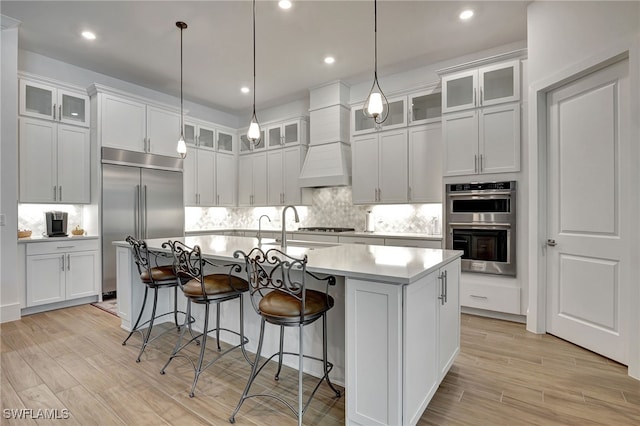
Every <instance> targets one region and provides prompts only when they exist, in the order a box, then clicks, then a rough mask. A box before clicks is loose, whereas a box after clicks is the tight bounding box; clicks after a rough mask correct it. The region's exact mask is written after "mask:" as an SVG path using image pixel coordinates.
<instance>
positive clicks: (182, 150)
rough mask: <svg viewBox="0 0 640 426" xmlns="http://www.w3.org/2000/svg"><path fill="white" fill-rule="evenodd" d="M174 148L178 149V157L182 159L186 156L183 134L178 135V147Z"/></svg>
mask: <svg viewBox="0 0 640 426" xmlns="http://www.w3.org/2000/svg"><path fill="white" fill-rule="evenodd" d="M176 150H177V151H178V154H179V155H180V158H183V159H184V158H186V157H187V143H186V142H185V141H184V136H183V135H180V139H178V148H176Z"/></svg>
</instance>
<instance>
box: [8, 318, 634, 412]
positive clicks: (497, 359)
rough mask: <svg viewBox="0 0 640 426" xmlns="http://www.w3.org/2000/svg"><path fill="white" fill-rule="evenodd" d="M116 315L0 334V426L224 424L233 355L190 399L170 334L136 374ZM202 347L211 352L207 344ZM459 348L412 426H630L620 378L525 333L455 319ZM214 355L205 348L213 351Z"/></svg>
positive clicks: (236, 363) (288, 379)
mask: <svg viewBox="0 0 640 426" xmlns="http://www.w3.org/2000/svg"><path fill="white" fill-rule="evenodd" d="M119 324H120V321H119V319H118V318H116V317H115V316H113V315H110V314H108V313H106V312H104V311H101V310H99V309H97V308H95V307H92V306H90V305H85V306H80V307H75V308H69V309H63V310H58V311H51V312H46V313H41V314H36V315H31V316H27V317H24V318H22V319H21V320H20V321H15V322H11V323H5V324H2V325H1V326H0V331H1V346H0V349H1V355H2V362H1V369H0V370H1V393H2V407H1V408H2V413H0V423H1V424H19V425H27V424H45V423H47V422H46V421H43V420H42V419H38V420H37V421H31V420H20V421H16V420H12V419H6V418H5V411H4V410H5V409H20V408H30V409H33V410H34V411H35V410H37V409H58V410H62V409H68V410H69V413H70V419H68V420H57V422H58V423H59V422H62V421H64V422H65V423H64V424H79V425H89V424H98V425H117V424H128V425H162V424H172V425H192V424H213V425H225V424H229V423H228V421H227V419H228V417H229V414H230V413H231V411H232V410H233V408H234V407H235V404H236V403H237V401H238V399H239V397H240V394H241V392H242V390H243V387H244V384H245V377H246V376H247V375H248V373H249V367H248V364H247V363H246V361H244V359H243V358H242V356H241V355H240V352H239V351H236V352H235V353H234V354H233V355H232V356H231V357H227V358H226V359H223V360H221V362H220V363H219V364H217V365H214V366H213V367H211V368H210V369H209V370H207V371H206V372H205V373H203V375H202V376H201V378H200V381H199V383H198V387H197V389H196V396H195V398H189V396H188V392H189V388H190V385H191V380H192V372H191V367H190V366H189V365H188V364H187V363H186V361H184V360H180V359H177V360H174V361H173V363H172V365H171V366H170V367H169V368H168V369H167V374H166V375H164V376H162V375H160V374H159V370H160V368H161V367H162V365H163V363H164V362H165V360H166V358H167V353H168V352H169V351H170V348H171V346H172V343H173V335H169V334H167V335H166V338H165V337H163V338H161V339H158V340H157V341H156V342H155V343H154V344H153V346H152V347H151V348H150V349H148V350H147V352H145V354H144V355H143V359H142V361H141V362H140V363H139V364H138V363H136V362H135V357H136V354H137V349H138V342H139V337H138V336H133V337H132V338H131V340H130V344H128V345H127V346H122V345H121V344H120V343H121V341H122V339H123V338H124V337H125V336H126V333H125V332H124V331H123V330H122V329H120V328H119ZM210 342H213V340H211V341H210ZM461 343H462V349H461V353H460V355H459V356H458V358H457V360H456V363H455V365H454V366H453V367H452V369H451V371H450V372H449V374H448V375H447V377H446V378H445V380H444V382H443V383H442V385H441V386H440V389H439V390H438V392H437V393H436V395H435V396H434V398H433V400H432V401H431V404H430V405H429V408H428V410H427V411H426V412H425V413H424V415H423V416H422V419H421V420H420V423H419V424H420V425H431V424H434V425H444V424H461V425H523V424H539V425H553V424H558V425H560V424H562V425H573V424H575V425H594V424H603V425H638V424H640V382H639V381H636V380H634V379H631V378H629V377H628V376H627V372H626V368H625V367H623V366H621V365H619V364H616V363H615V362H612V361H609V360H607V359H605V358H603V357H600V356H598V355H595V354H593V353H591V352H589V351H586V350H584V349H581V348H579V347H577V346H574V345H572V344H570V343H567V342H565V341H562V340H560V339H557V338H555V337H553V336H550V335H534V334H531V333H527V332H526V331H525V329H524V326H523V325H522V324H515V323H510V322H505V321H498V320H492V319H486V318H481V317H475V316H469V315H463V317H462V335H461ZM213 346H214V345H210V347H213ZM294 375H295V371H294V370H291V369H286V371H285V373H284V374H283V377H282V378H281V380H280V382H274V381H273V380H272V379H271V378H270V377H269V376H268V375H264V376H262V377H263V379H261V381H260V382H259V383H258V384H257V385H258V388H259V389H262V390H267V389H269V388H279V390H281V391H282V392H285V393H286V394H288V395H291V396H292V397H294V395H295V394H294V389H295V381H293V378H294ZM344 409H345V407H344V397H343V398H340V399H335V398H333V397H332V394H331V393H330V392H329V391H328V388H327V387H326V386H325V385H323V386H321V388H320V391H319V393H318V394H317V395H316V397H315V398H314V400H313V401H312V403H311V408H310V409H309V412H308V413H307V414H306V415H305V424H309V425H337V424H343V422H344ZM236 424H238V425H276V424H277V425H289V424H295V420H294V418H293V416H292V414H291V413H290V412H289V411H288V410H285V409H284V408H283V406H281V405H280V404H278V403H276V402H274V401H268V400H267V401H265V402H260V401H259V400H249V401H247V402H245V404H244V406H243V407H242V410H241V411H240V413H239V414H238V415H237V416H236Z"/></svg>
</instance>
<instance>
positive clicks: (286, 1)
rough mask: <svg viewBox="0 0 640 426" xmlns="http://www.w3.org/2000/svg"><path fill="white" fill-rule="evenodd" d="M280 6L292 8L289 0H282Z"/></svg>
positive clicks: (281, 7)
mask: <svg viewBox="0 0 640 426" xmlns="http://www.w3.org/2000/svg"><path fill="white" fill-rule="evenodd" d="M278 6H280V9H291V2H290V1H289V0H280V1H279V2H278Z"/></svg>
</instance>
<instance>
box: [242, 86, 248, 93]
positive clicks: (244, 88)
mask: <svg viewBox="0 0 640 426" xmlns="http://www.w3.org/2000/svg"><path fill="white" fill-rule="evenodd" d="M240 91H241V92H242V93H249V88H248V87H246V86H245V87H242V88H240Z"/></svg>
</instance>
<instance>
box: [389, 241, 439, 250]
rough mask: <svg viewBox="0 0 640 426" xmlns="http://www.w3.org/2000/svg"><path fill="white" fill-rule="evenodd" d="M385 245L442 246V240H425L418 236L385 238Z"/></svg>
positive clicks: (437, 247)
mask: <svg viewBox="0 0 640 426" xmlns="http://www.w3.org/2000/svg"><path fill="white" fill-rule="evenodd" d="M384 245H385V246H397V247H418V248H434V249H440V248H442V241H439V240H424V239H418V238H385V239H384Z"/></svg>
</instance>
